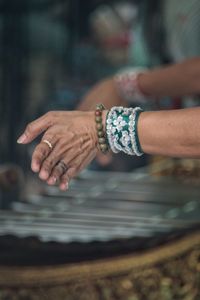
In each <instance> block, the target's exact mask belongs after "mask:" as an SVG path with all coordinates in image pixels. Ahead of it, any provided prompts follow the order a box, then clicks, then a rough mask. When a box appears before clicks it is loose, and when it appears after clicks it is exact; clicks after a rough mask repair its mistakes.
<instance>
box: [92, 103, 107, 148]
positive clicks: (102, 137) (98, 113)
mask: <svg viewBox="0 0 200 300" xmlns="http://www.w3.org/2000/svg"><path fill="white" fill-rule="evenodd" d="M103 110H105V107H104V105H103V104H97V106H96V110H95V122H96V129H97V136H98V144H99V148H100V150H101V152H102V153H104V154H105V153H106V152H107V151H108V150H109V147H108V144H107V140H106V134H105V132H104V129H103V124H102V111H103Z"/></svg>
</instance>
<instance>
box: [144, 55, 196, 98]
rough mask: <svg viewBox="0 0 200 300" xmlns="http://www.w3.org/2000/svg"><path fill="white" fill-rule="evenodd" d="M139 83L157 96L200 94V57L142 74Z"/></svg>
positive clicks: (148, 93)
mask: <svg viewBox="0 0 200 300" xmlns="http://www.w3.org/2000/svg"><path fill="white" fill-rule="evenodd" d="M139 85H140V87H141V90H142V91H144V92H145V93H146V94H147V95H149V96H153V97H156V98H160V97H163V96H170V97H175V96H186V95H194V94H200V58H192V59H188V60H187V61H184V62H182V63H179V64H174V65H170V66H167V67H164V68H163V67H162V68H159V69H155V70H152V71H149V72H146V73H143V74H140V77H139Z"/></svg>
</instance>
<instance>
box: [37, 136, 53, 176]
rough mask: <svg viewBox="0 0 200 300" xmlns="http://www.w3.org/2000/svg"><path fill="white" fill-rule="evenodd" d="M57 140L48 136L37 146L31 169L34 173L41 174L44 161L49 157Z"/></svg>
mask: <svg viewBox="0 0 200 300" xmlns="http://www.w3.org/2000/svg"><path fill="white" fill-rule="evenodd" d="M56 142H57V140H56V139H55V136H52V135H48V136H47V135H46V136H44V137H43V139H42V141H41V142H40V144H39V145H38V146H36V148H35V150H34V152H33V155H32V161H31V169H32V170H33V172H39V171H40V169H41V166H42V163H43V161H44V160H45V159H46V158H47V157H48V156H49V154H50V153H51V151H52V149H53V148H54V145H55V144H56Z"/></svg>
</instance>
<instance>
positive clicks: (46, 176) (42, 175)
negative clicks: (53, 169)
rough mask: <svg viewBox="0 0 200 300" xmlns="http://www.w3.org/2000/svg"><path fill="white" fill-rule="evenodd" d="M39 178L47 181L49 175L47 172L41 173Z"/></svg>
mask: <svg viewBox="0 0 200 300" xmlns="http://www.w3.org/2000/svg"><path fill="white" fill-rule="evenodd" d="M39 177H40V178H41V179H43V180H46V179H47V178H48V177H49V173H48V172H47V171H45V170H42V171H40V174H39Z"/></svg>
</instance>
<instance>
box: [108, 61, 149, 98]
mask: <svg viewBox="0 0 200 300" xmlns="http://www.w3.org/2000/svg"><path fill="white" fill-rule="evenodd" d="M145 72H147V69H146V68H131V67H129V68H125V69H123V70H121V71H119V72H118V73H117V74H116V75H115V77H114V81H115V84H116V87H117V89H118V92H119V94H120V96H121V97H122V98H123V99H125V100H126V101H127V102H129V103H134V102H138V103H145V102H146V100H147V98H148V96H147V95H145V94H144V92H142V90H141V88H140V85H139V82H138V78H139V75H140V74H142V73H145Z"/></svg>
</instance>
